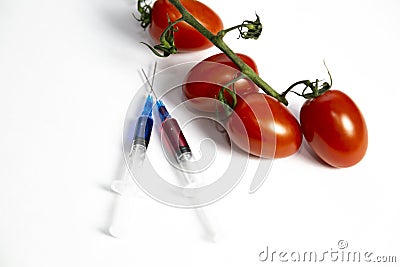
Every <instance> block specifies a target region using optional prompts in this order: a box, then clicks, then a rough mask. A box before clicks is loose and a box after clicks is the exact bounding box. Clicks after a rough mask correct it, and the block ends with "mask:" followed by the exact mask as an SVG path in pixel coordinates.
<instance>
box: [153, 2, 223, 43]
mask: <svg viewBox="0 0 400 267" xmlns="http://www.w3.org/2000/svg"><path fill="white" fill-rule="evenodd" d="M181 3H182V5H183V6H184V7H185V8H186V9H187V10H188V11H189V12H190V13H191V14H192V15H193V16H194V17H195V18H196V19H197V20H198V21H199V22H200V23H201V24H202V25H203V26H204V27H206V28H207V29H208V30H209V31H211V32H212V33H214V34H216V33H218V32H219V31H220V30H222V29H223V28H224V26H223V23H222V20H221V18H220V17H219V16H218V15H217V13H215V12H214V11H213V10H212V9H211V8H209V7H208V6H206V5H205V4H203V3H201V2H199V1H194V0H181ZM168 17H169V19H170V21H171V22H173V21H175V20H177V19H179V18H180V17H181V15H180V13H179V11H178V10H177V9H176V8H175V7H174V6H173V5H172V4H171V3H170V2H169V1H168V0H157V1H156V2H155V3H154V5H153V8H152V11H151V24H150V28H149V32H150V36H151V37H152V38H153V40H154V41H155V42H156V43H159V42H160V36H161V33H162V32H163V31H164V29H165V28H167V26H168ZM175 27H176V28H178V31H177V32H175V33H174V40H175V46H176V47H177V48H178V51H198V50H203V49H206V48H209V47H211V46H212V45H213V44H212V43H211V42H210V41H209V40H208V39H207V38H205V37H204V36H203V35H201V34H200V33H199V32H198V31H197V30H196V29H195V28H193V27H192V26H190V25H189V24H187V23H186V22H179V23H178V24H177V25H176V26H175Z"/></svg>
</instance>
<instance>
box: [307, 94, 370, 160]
mask: <svg viewBox="0 0 400 267" xmlns="http://www.w3.org/2000/svg"><path fill="white" fill-rule="evenodd" d="M300 123H301V128H302V131H303V134H304V137H305V138H306V140H307V142H308V143H309V144H310V147H311V148H312V149H313V150H314V152H315V153H316V154H317V155H318V156H319V157H320V158H321V159H322V160H323V161H325V162H326V163H328V164H329V165H331V166H333V167H339V168H343V167H350V166H353V165H355V164H356V163H358V162H359V161H360V160H361V159H362V158H363V157H364V155H365V153H366V151H367V146H368V131H367V126H366V123H365V120H364V117H363V115H362V113H361V111H360V110H359V108H358V107H357V105H356V104H355V103H354V102H353V100H352V99H351V98H350V97H349V96H347V95H346V94H344V93H343V92H341V91H338V90H328V91H327V92H325V93H324V94H322V95H320V96H318V97H317V98H314V99H310V100H307V101H306V102H305V103H304V104H303V106H302V108H301V111H300Z"/></svg>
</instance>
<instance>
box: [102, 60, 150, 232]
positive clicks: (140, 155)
mask: <svg viewBox="0 0 400 267" xmlns="http://www.w3.org/2000/svg"><path fill="white" fill-rule="evenodd" d="M156 67H157V65H155V66H154V73H155V71H156ZM154 73H153V77H154ZM153 81H154V78H153ZM149 86H150V87H151V86H152V85H151V84H150V83H149ZM153 104H154V100H153V97H152V96H151V92H150V93H149V94H148V96H147V98H146V100H145V104H144V106H143V110H142V113H141V115H140V116H139V117H138V118H137V122H136V124H135V129H134V134H133V140H132V143H131V148H130V151H129V154H128V157H127V161H126V164H127V166H126V167H125V168H124V174H123V176H121V178H119V179H116V180H114V181H113V182H112V183H111V189H112V190H113V191H115V192H117V193H119V194H121V196H119V198H118V199H116V202H115V205H114V211H113V216H112V221H111V225H110V228H109V232H110V234H111V235H112V236H114V237H122V236H123V235H125V234H126V232H127V230H128V229H129V225H128V220H127V217H126V216H127V215H128V211H127V210H125V209H124V207H125V206H126V205H125V204H126V203H127V200H126V199H124V198H125V197H126V196H124V195H125V194H124V193H125V192H126V190H127V188H128V184H129V181H130V173H129V168H135V169H137V168H140V167H141V166H142V164H143V161H144V159H145V156H146V150H147V146H148V145H149V142H150V137H151V131H152V129H153V117H152V108H153Z"/></svg>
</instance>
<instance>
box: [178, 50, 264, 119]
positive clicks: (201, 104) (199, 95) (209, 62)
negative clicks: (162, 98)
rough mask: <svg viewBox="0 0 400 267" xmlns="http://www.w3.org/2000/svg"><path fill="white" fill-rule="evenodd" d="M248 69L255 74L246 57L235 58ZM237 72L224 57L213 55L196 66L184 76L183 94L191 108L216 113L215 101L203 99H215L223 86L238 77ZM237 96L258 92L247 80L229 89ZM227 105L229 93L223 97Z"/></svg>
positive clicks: (234, 66)
mask: <svg viewBox="0 0 400 267" xmlns="http://www.w3.org/2000/svg"><path fill="white" fill-rule="evenodd" d="M237 55H238V56H239V58H241V59H242V60H243V61H244V62H245V63H246V64H247V65H249V66H250V67H251V68H252V69H253V70H254V71H255V72H256V73H258V70H257V66H256V63H255V62H254V61H253V60H252V59H251V58H250V57H248V56H246V55H243V54H237ZM240 74H241V73H240V71H239V68H238V67H237V66H236V64H235V63H233V62H232V61H231V60H230V59H229V58H228V56H227V55H225V54H224V53H220V54H216V55H213V56H211V57H209V58H206V59H204V60H203V61H201V62H200V63H198V64H197V65H195V66H194V67H193V68H192V69H191V70H190V71H189V72H188V74H187V75H186V77H185V79H184V82H183V86H182V90H183V94H184V95H185V96H186V97H187V98H188V99H190V100H191V101H190V106H191V107H194V108H195V109H197V110H200V111H206V112H215V110H216V105H215V101H207V99H205V98H212V99H215V98H217V96H218V93H219V91H220V90H221V88H222V86H223V85H226V84H228V83H229V82H231V81H232V80H233V79H235V78H238V77H239V76H240ZM228 88H229V89H231V90H233V89H234V90H235V92H236V93H237V94H238V95H244V94H247V93H252V92H258V87H257V85H255V84H254V83H253V82H252V81H251V80H249V79H245V78H242V79H239V80H238V81H236V82H235V83H234V86H232V85H231V86H228ZM224 96H225V98H226V100H227V101H228V103H231V102H232V97H231V96H230V95H229V93H228V92H225V94H224Z"/></svg>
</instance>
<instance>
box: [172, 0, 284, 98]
mask: <svg viewBox="0 0 400 267" xmlns="http://www.w3.org/2000/svg"><path fill="white" fill-rule="evenodd" d="M169 2H170V3H171V4H173V5H174V6H175V7H176V9H178V11H179V12H180V13H181V15H182V18H183V20H184V21H185V22H186V23H188V24H189V25H191V26H192V27H193V28H195V29H196V30H197V31H198V32H200V33H201V34H202V35H203V36H204V37H206V38H207V39H208V40H210V41H211V42H212V43H213V44H214V45H215V46H216V47H218V48H219V49H220V50H221V51H222V52H224V53H225V54H226V55H227V56H228V57H229V58H230V59H231V60H232V62H233V63H235V64H236V66H238V67H239V69H240V70H241V71H242V73H243V74H244V75H246V76H247V77H248V78H249V79H250V80H252V81H253V82H254V83H255V84H256V85H257V86H259V87H260V88H261V89H262V90H263V91H264V92H265V93H267V94H268V95H270V96H272V97H274V98H276V99H277V100H278V101H280V102H281V103H283V104H285V105H287V104H288V101H287V100H286V98H285V96H282V95H281V94H279V93H278V92H276V91H275V90H274V89H273V88H272V87H271V86H270V85H269V84H268V83H266V82H265V81H264V80H263V79H261V78H260V77H259V76H258V75H257V73H256V72H255V71H254V70H253V69H252V68H251V67H250V66H249V65H247V64H246V63H244V62H243V60H241V59H240V58H239V57H238V56H237V55H236V54H235V52H233V51H232V49H231V48H230V47H229V46H228V45H227V44H226V43H225V42H224V40H223V39H222V37H220V36H218V35H214V34H213V33H212V32H210V31H209V30H208V29H207V28H206V27H204V26H203V25H202V24H201V23H200V22H199V21H198V20H197V19H196V18H195V17H193V15H192V14H190V13H189V12H188V11H187V10H186V8H185V7H184V6H183V5H182V4H181V3H180V1H179V0H169Z"/></svg>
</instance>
